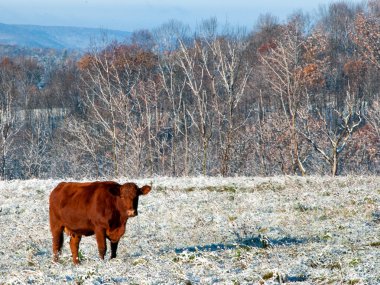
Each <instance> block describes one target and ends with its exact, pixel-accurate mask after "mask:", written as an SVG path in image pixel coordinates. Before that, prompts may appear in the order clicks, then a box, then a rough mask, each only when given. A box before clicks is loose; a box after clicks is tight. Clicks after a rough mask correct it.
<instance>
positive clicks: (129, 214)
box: [127, 210, 138, 218]
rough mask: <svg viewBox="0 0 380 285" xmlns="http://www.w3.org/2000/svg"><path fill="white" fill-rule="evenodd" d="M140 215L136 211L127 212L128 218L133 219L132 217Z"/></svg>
mask: <svg viewBox="0 0 380 285" xmlns="http://www.w3.org/2000/svg"><path fill="white" fill-rule="evenodd" d="M137 215H138V214H137V211H136V210H128V211H127V216H128V217H129V218H132V217H136V216H137Z"/></svg>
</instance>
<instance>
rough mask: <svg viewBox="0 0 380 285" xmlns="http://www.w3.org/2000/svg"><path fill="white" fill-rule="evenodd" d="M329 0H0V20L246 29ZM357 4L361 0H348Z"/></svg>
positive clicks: (128, 28) (119, 26)
mask: <svg viewBox="0 0 380 285" xmlns="http://www.w3.org/2000/svg"><path fill="white" fill-rule="evenodd" d="M332 2H337V1H331V0H315V1H310V0H288V1H286V0H260V1H256V0H251V1H249V0H229V1H226V0H186V1H184V0H182V1H181V0H0V23H5V24H34V25H49V26H81V27H94V28H103V29H118V30H124V31H134V30H138V29H151V28H155V27H158V26H160V25H161V24H163V23H165V22H167V21H168V20H170V19H176V20H179V21H181V22H183V23H185V24H189V25H190V26H192V27H194V26H195V25H196V24H197V23H199V22H201V21H202V20H203V19H208V18H210V17H216V18H217V19H218V21H219V22H220V23H225V22H226V21H227V22H228V23H229V24H232V25H240V26H246V27H247V28H248V29H251V28H252V27H253V26H254V24H255V23H256V20H257V17H258V16H259V15H260V14H266V13H271V14H272V15H274V16H277V17H279V19H280V20H282V19H286V17H287V16H289V15H290V14H291V13H292V12H294V11H296V10H299V9H301V10H303V11H305V12H311V13H313V12H315V11H317V10H318V8H319V7H320V6H321V5H327V4H329V3H332ZM350 2H352V3H360V2H361V1H354V0H352V1H350Z"/></svg>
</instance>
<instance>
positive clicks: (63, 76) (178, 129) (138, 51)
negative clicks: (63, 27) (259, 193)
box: [0, 1, 380, 179]
mask: <svg viewBox="0 0 380 285" xmlns="http://www.w3.org/2000/svg"><path fill="white" fill-rule="evenodd" d="M379 43H380V1H369V2H368V3H366V4H360V5H359V4H352V3H348V2H336V3H333V4H330V5H329V6H326V7H325V8H323V9H320V11H319V13H318V15H315V16H314V17H313V18H311V17H310V16H308V15H305V14H303V13H302V12H298V13H295V14H293V15H291V16H290V17H289V18H288V20H287V21H286V22H284V23H280V22H279V21H278V20H277V19H276V18H275V17H273V16H271V15H264V16H261V17H260V19H259V20H258V22H257V24H256V25H255V27H254V28H253V29H252V30H250V31H247V30H245V29H242V28H238V27H230V26H220V25H218V23H217V21H216V20H215V19H210V20H206V21H204V22H202V23H201V24H200V25H199V27H198V28H197V29H196V30H195V31H190V29H189V28H188V27H186V26H185V25H183V24H182V23H180V22H176V21H170V22H168V23H167V24H164V25H162V26H161V27H159V28H157V29H155V30H152V31H146V30H143V31H136V32H134V33H133V36H132V38H131V40H130V41H129V42H127V43H109V44H108V45H107V46H106V47H103V48H96V47H95V46H94V47H92V48H91V49H89V51H88V52H87V53H86V54H84V55H82V56H80V57H78V56H70V55H69V54H64V55H62V56H60V57H59V58H57V57H46V58H44V59H43V60H42V59H41V57H39V58H33V57H30V56H24V57H22V56H17V57H3V58H1V60H0V157H1V159H0V176H1V178H2V179H15V178H21V179H26V178H48V177H76V178H81V177H87V178H96V177H118V176H130V177H131V176H146V175H149V176H150V175H167V176H193V175H201V174H203V175H223V176H233V175H247V176H255V175H259V176H268V175H279V174H287V175H314V174H318V175H324V174H331V175H345V174H379V173H380V98H379V94H380V76H379V69H380V44H379Z"/></svg>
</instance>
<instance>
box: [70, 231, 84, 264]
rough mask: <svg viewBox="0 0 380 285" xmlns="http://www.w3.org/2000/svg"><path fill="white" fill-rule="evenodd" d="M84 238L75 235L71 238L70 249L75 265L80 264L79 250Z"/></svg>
mask: <svg viewBox="0 0 380 285" xmlns="http://www.w3.org/2000/svg"><path fill="white" fill-rule="evenodd" d="M81 239H82V236H80V235H76V234H73V235H71V238H70V249H71V255H72V257H73V262H74V264H79V256H78V249H79V243H80V240H81Z"/></svg>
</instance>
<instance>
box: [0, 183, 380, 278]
mask: <svg viewBox="0 0 380 285" xmlns="http://www.w3.org/2000/svg"><path fill="white" fill-rule="evenodd" d="M128 180H129V179H128ZM133 181H135V182H137V183H138V184H139V185H140V186H142V185H143V184H145V183H150V182H153V191H152V192H151V193H150V194H149V195H147V196H144V197H141V199H140V205H139V216H138V217H136V218H133V219H131V220H129V221H128V225H127V233H126V234H125V236H124V237H123V238H122V240H121V242H120V245H119V250H118V257H117V258H116V259H113V260H111V261H109V260H107V261H101V260H99V259H98V255H97V247H96V243H95V239H94V237H85V238H83V239H82V242H81V245H80V255H81V258H82V262H81V264H80V265H79V266H74V265H72V262H71V257H70V250H69V246H68V238H65V244H64V248H63V255H62V257H61V260H60V262H59V263H53V262H52V261H51V260H52V258H51V256H52V255H51V236H50V231H49V222H48V197H49V193H50V191H51V190H52V189H53V188H54V187H55V185H56V184H58V182H59V181H55V180H44V181H40V180H29V181H9V182H0V284H25V283H29V284H61V283H69V284H115V283H123V284H285V283H287V284H352V285H353V284H380V177H344V178H342V177H340V178H336V179H333V178H329V177H325V178H320V177H319V178H318V177H307V178H300V177H273V178H245V177H241V178H226V179H225V178H205V177H199V178H152V179H146V180H133ZM119 182H123V181H119ZM107 255H109V252H108V253H107Z"/></svg>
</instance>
